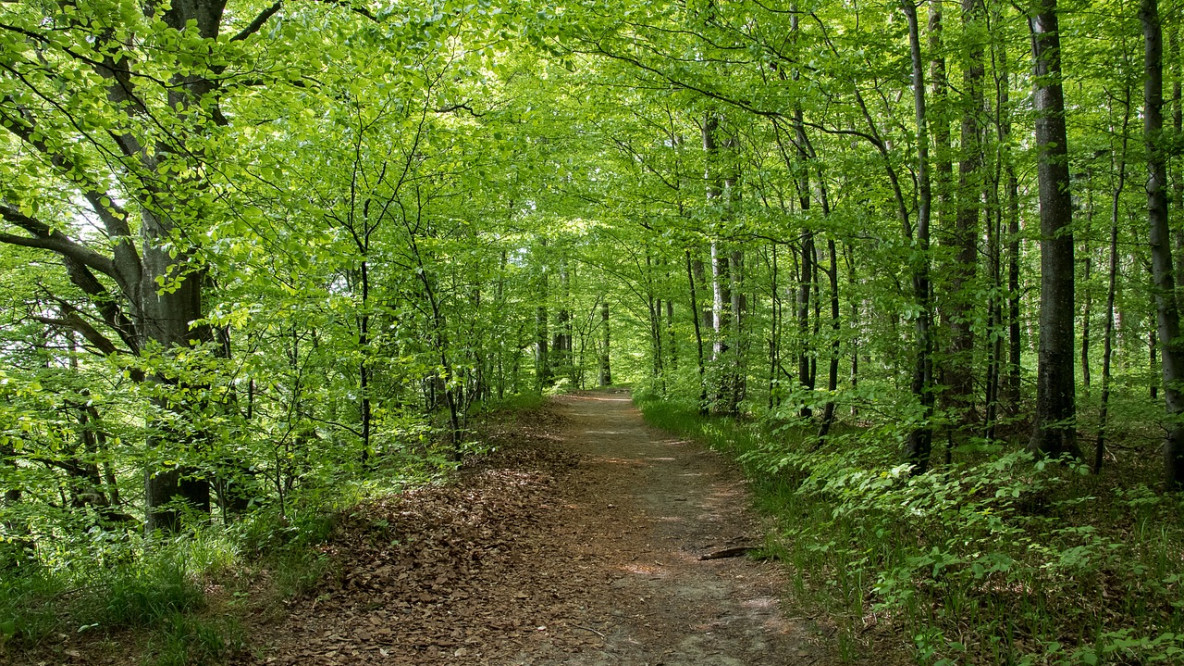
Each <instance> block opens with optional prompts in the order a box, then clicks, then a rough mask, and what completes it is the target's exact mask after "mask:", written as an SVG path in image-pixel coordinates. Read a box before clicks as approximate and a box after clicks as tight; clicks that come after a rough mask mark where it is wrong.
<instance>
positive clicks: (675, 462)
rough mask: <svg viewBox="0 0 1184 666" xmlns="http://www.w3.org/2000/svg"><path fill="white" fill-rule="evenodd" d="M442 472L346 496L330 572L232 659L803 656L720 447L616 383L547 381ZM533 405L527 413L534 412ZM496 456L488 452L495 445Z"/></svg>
mask: <svg viewBox="0 0 1184 666" xmlns="http://www.w3.org/2000/svg"><path fill="white" fill-rule="evenodd" d="M523 418H524V419H525V420H524V421H523V422H521V423H518V424H515V425H512V426H510V427H509V431H508V434H507V437H506V438H507V439H511V440H516V441H518V442H520V443H522V445H521V446H510V447H506V450H505V451H504V452H502V453H499V454H497V455H496V456H494V458H492V459H490V460H486V461H485V463H483V464H481V465H477V466H475V467H474V468H472V469H470V470H469V471H468V472H467V473H466V474H462V475H461V478H460V479H459V480H458V481H457V483H455V484H450V485H448V486H442V487H436V488H424V489H419V490H414V491H410V492H407V493H405V494H404V495H401V496H398V497H392V498H387V499H384V500H379V501H377V502H375V503H373V504H372V505H369V506H367V507H360V508H359V509H357V510H355V511H353V512H352V513H351V518H350V520H349V521H347V522H346V523H345V524H343V525H342V526H341V528H340V529H339V532H338V535H337V537H335V539H334V540H332V541H331V542H330V543H329V544H327V545H326V546H324V548H325V549H326V552H331V553H333V554H334V556H335V557H336V558H337V559H338V560H339V561H340V569H341V570H340V572H339V574H338V576H337V577H336V578H335V579H330V580H326V581H324V582H323V583H322V585H321V586H320V587H318V589H317V590H315V594H314V595H309V596H308V597H306V598H303V599H297V600H294V601H292V602H290V603H289V606H288V608H287V609H286V611H285V613H284V617H282V618H280V619H278V621H276V622H273V623H265V624H262V625H260V626H256V627H251V628H250V632H251V633H252V634H256V638H259V639H260V640H257V641H254V642H255V646H254V649H253V650H252V654H251V655H250V656H249V657H247V658H246V659H245V660H244V661H243V663H248V664H255V665H257V664H275V665H277V666H287V665H290V666H296V665H297V664H299V665H300V666H304V665H306V664H326V665H328V664H354V665H357V664H384V665H385V664H400V665H402V664H407V665H412V664H413V665H415V666H427V665H432V664H465V665H469V664H472V665H474V666H477V665H481V666H486V665H487V666H503V665H507V664H515V665H522V666H560V665H564V666H567V665H571V666H609V665H622V666H656V665H658V664H663V665H666V666H784V665H793V666H797V665H800V666H812V665H815V664H818V663H819V662H823V663H826V662H828V661H829V660H828V659H825V658H823V656H824V654H825V653H824V651H823V650H822V649H821V648H819V647H818V646H817V644H816V643H815V642H814V641H813V640H811V638H812V637H813V635H812V633H811V631H810V630H809V629H808V628H807V627H806V626H804V625H800V624H797V623H795V622H791V621H789V620H787V619H786V618H785V616H784V614H783V612H782V610H781V608H780V604H779V601H778V597H779V596H780V595H781V593H782V592H783V591H784V590H785V589H786V587H787V583H786V580H785V578H784V574H783V572H782V571H781V567H780V566H778V565H776V564H772V563H763V562H756V561H753V560H750V559H747V558H744V557H736V558H726V559H714V560H706V561H703V560H700V559H699V558H700V556H701V555H703V554H706V553H711V552H715V551H718V550H721V549H724V548H728V547H736V546H745V545H759V544H760V543H761V542H762V541H763V528H762V527H761V525H760V522H759V521H758V520H757V519H756V517H755V516H754V515H753V513H752V511H751V510H750V508H749V500H748V496H747V494H746V490H745V484H744V481H743V479H742V477H741V476H740V474H739V473H738V472H737V471H736V470H735V468H734V467H733V466H731V465H729V464H728V463H727V462H726V461H724V460H723V459H722V458H721V457H720V456H719V455H717V454H715V453H713V452H711V451H708V450H705V449H703V448H702V447H700V446H698V445H695V444H692V443H689V442H686V441H683V440H679V439H677V438H673V437H671V436H669V435H668V434H666V433H663V432H661V431H658V430H656V429H653V428H650V427H648V426H646V425H645V423H644V422H643V421H642V418H641V414H640V413H639V412H638V410H637V409H636V408H635V407H634V406H633V405H632V403H631V401H630V398H629V395H628V393H626V392H624V391H620V390H617V391H596V392H586V393H580V394H575V395H568V396H562V397H558V398H554V399H553V400H552V401H551V403H550V405H549V407H548V408H547V409H546V410H544V412H542V413H536V414H535V415H534V416H533V417H523ZM531 418H533V420H531ZM499 456H500V457H499Z"/></svg>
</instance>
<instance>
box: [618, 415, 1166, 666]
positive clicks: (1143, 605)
mask: <svg viewBox="0 0 1184 666" xmlns="http://www.w3.org/2000/svg"><path fill="white" fill-rule="evenodd" d="M638 403H639V406H640V407H641V409H642V411H643V413H644V415H645V417H646V420H647V421H649V422H650V423H651V424H652V425H655V426H657V427H660V428H663V429H665V430H668V431H670V432H672V433H675V434H677V435H680V436H683V437H687V438H691V439H695V440H698V441H700V442H702V443H704V444H706V445H708V446H710V447H711V448H713V449H715V450H717V451H721V452H723V453H725V454H727V455H729V456H731V457H732V458H734V459H735V460H737V461H738V462H739V463H740V464H741V465H742V467H743V469H744V471H745V473H746V474H747V475H748V477H749V478H750V480H751V487H752V489H753V492H754V500H755V502H756V504H757V506H758V507H759V509H760V510H761V511H762V512H764V513H766V514H767V515H770V516H773V517H775V518H776V521H777V524H778V526H779V528H778V531H777V533H776V534H774V535H771V536H770V539H769V543H768V545H767V546H766V549H765V550H766V553H765V554H766V555H769V556H773V557H776V558H777V559H779V560H782V561H783V562H785V564H786V565H787V566H788V569H789V571H790V572H791V574H792V578H791V585H792V590H793V592H794V595H795V597H796V598H797V599H798V601H799V602H800V603H802V604H804V605H808V606H812V607H814V608H817V609H819V610H821V611H823V612H824V613H825V614H826V615H827V616H828V617H829V618H830V619H831V620H832V621H833V622H834V623H835V624H836V625H837V627H838V628H839V632H838V638H837V640H836V643H837V648H838V650H839V652H840V654H841V655H842V656H844V657H845V658H847V659H849V660H850V659H854V658H855V657H857V656H860V655H866V654H872V653H877V654H878V653H880V652H881V651H882V648H883V646H884V645H889V644H899V643H901V642H905V643H907V644H911V646H912V658H913V659H915V660H916V661H917V662H919V663H923V664H940V665H943V666H945V665H951V664H963V663H965V664H1000V665H1003V664H1007V665H1011V664H1050V665H1051V664H1058V665H1059V664H1065V665H1075V664H1086V665H1092V664H1103V663H1113V664H1128V663H1129V664H1136V663H1138V664H1147V663H1165V664H1166V663H1182V662H1184V601H1182V600H1181V599H1182V598H1184V595H1181V590H1180V584H1181V582H1182V579H1184V567H1182V566H1181V565H1182V563H1184V555H1182V554H1184V526H1182V525H1181V520H1180V516H1181V515H1182V514H1184V511H1181V509H1184V505H1182V503H1181V499H1180V498H1179V497H1170V496H1169V497H1165V496H1162V495H1159V494H1157V493H1155V492H1153V491H1151V490H1149V489H1148V486H1147V485H1146V484H1143V483H1140V481H1139V480H1140V479H1142V478H1145V474H1144V473H1143V472H1142V471H1141V470H1139V469H1132V468H1129V467H1128V468H1116V469H1111V470H1108V471H1106V472H1105V473H1104V475H1103V476H1102V477H1101V478H1098V477H1094V476H1092V475H1083V474H1082V473H1081V472H1083V471H1084V470H1082V469H1081V468H1079V467H1076V466H1073V465H1062V464H1055V463H1039V462H1035V461H1033V460H1032V459H1031V458H1028V457H1026V456H1025V455H1024V454H1022V453H1020V452H1016V451H1010V452H1009V451H1008V450H1007V447H1000V446H997V445H992V447H985V448H983V450H982V451H977V450H975V449H971V452H970V453H969V454H963V455H961V456H960V457H961V458H963V459H961V460H959V462H957V463H955V464H953V465H950V466H942V467H939V469H937V470H935V471H934V472H932V473H930V474H927V475H924V476H922V477H916V478H913V477H911V476H910V475H909V474H908V473H907V469H906V468H903V467H901V466H899V465H896V461H895V455H896V453H895V452H896V450H898V449H897V445H896V441H897V440H895V439H893V435H894V433H893V431H892V429H891V428H887V427H880V428H874V427H868V428H854V427H847V428H844V429H839V430H836V431H835V435H834V436H833V437H832V438H831V439H830V440H829V441H827V442H825V443H821V444H820V443H819V442H817V440H815V439H814V438H813V436H812V431H810V430H807V429H806V428H804V427H802V426H800V425H797V424H794V423H782V424H770V423H762V422H758V421H755V420H736V419H726V418H715V417H705V416H700V415H699V414H698V412H697V409H696V407H695V405H693V404H684V403H678V402H669V401H660V400H656V399H653V398H651V397H647V396H645V395H644V394H643V395H641V396H639V399H638ZM885 441H887V442H888V444H887V445H885V443H884V442H885ZM968 448H969V447H968ZM980 448H981V447H980ZM876 641H879V642H881V643H882V645H881V646H874V645H872V643H874V642H876Z"/></svg>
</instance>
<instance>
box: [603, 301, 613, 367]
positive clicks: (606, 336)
mask: <svg viewBox="0 0 1184 666" xmlns="http://www.w3.org/2000/svg"><path fill="white" fill-rule="evenodd" d="M608 315H609V312H608V300H607V299H605V300H603V301H601V302H600V326H601V328H602V329H603V330H602V331H601V333H600V335H601V338H600V341H601V344H603V345H604V346H603V347H602V348H601V350H600V385H601V386H612V385H613V370H612V360H611V359H612V356H611V353H612V352H611V350H612V348H611V346H610V343H611V341H612V338H611V334H610V327H609V318H608Z"/></svg>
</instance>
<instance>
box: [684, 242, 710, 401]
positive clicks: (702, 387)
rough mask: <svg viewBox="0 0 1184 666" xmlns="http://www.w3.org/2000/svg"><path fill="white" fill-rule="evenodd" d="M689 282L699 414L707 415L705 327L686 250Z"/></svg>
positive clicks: (688, 254)
mask: <svg viewBox="0 0 1184 666" xmlns="http://www.w3.org/2000/svg"><path fill="white" fill-rule="evenodd" d="M686 260H687V261H686V263H687V282H688V284H690V287H691V321H692V323H694V325H695V351H696V352H697V360H698V362H699V413H700V414H706V413H707V366H706V360H705V359H704V353H703V327H702V325H701V319H700V318H701V314H700V312H701V311H700V310H699V303H698V300H699V296H698V294H697V289H696V288H695V269H694V262H693V261H692V259H691V251H690V250H686Z"/></svg>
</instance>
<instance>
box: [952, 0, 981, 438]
mask: <svg viewBox="0 0 1184 666" xmlns="http://www.w3.org/2000/svg"><path fill="white" fill-rule="evenodd" d="M983 11H984V8H983V5H982V1H981V0H962V26H963V33H964V36H963V40H964V41H966V46H965V47H964V54H963V56H964V62H963V75H962V88H963V90H962V94H963V96H964V99H963V109H962V141H961V148H960V152H961V155H960V158H959V163H958V211H957V215H956V218H955V228H954V233H953V239H952V245H953V249H954V250H955V252H956V257H955V260H954V265H953V266H952V267H951V268H952V270H951V271H950V278H951V279H950V286H949V289H950V293H949V299H948V300H949V309H948V316H947V320H948V322H949V328H950V341H949V348H948V349H949V358H948V360H947V363H946V365H947V368H948V370H949V372H948V373H944V374H943V376H944V377H946V379H945V382H944V383H945V384H947V385H948V386H949V389H948V392H949V403H950V405H951V406H952V407H953V408H954V410H955V411H956V416H955V419H956V421H957V423H958V424H959V425H960V426H965V425H967V424H968V423H970V422H971V421H973V420H974V412H973V402H974V398H973V395H974V363H973V356H974V330H973V329H972V328H971V324H972V323H973V319H974V300H975V296H974V293H975V291H976V290H975V288H974V279H975V275H976V273H977V271H978V234H979V229H978V227H979V208H980V207H981V202H980V198H981V196H982V191H983V189H982V182H981V181H982V178H981V176H980V172H981V170H982V166H983V160H982V128H981V125H982V122H981V115H982V109H983V91H982V81H983V76H984V74H985V68H984V66H983V48H982V46H981V44H980V41H981V38H980V37H979V35H978V31H979V30H980V24H981V23H982V22H983Z"/></svg>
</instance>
